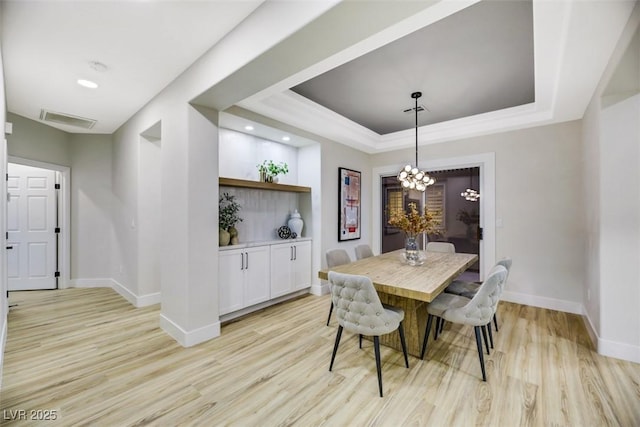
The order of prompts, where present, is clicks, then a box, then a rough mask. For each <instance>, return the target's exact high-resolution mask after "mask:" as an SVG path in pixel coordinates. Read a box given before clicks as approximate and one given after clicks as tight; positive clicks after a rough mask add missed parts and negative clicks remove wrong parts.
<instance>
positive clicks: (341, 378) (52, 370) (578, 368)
mask: <svg viewBox="0 0 640 427" xmlns="http://www.w3.org/2000/svg"><path fill="white" fill-rule="evenodd" d="M10 302H11V303H12V304H18V305H17V306H16V307H13V308H11V311H10V313H9V330H8V339H7V346H6V353H5V362H4V363H5V365H4V378H3V383H2V390H1V391H0V410H1V411H2V412H1V413H0V424H2V425H31V424H32V425H64V426H67V425H74V426H75V425H92V426H99V425H103V426H125V425H146V424H149V425H159V426H181V425H203V426H217V425H238V426H280V425H298V426H315V425H329V426H394V427H396V426H405V425H433V426H451V425H454V426H457V425H459V426H471V425H489V426H520V425H527V426H529V425H531V426H603V425H612V426H629V427H631V426H640V365H638V364H633V363H628V362H623V361H619V360H616V359H611V358H607V357H602V356H599V355H598V354H596V353H595V352H594V350H593V348H592V346H591V344H590V342H589V339H588V336H587V332H586V330H585V328H584V326H583V324H582V320H581V319H580V317H579V316H575V315H570V314H565V313H560V312H556V311H551V310H543V309H538V308H531V307H527V306H521V305H517V304H510V303H504V302H503V303H501V304H500V306H499V311H498V314H499V320H500V325H501V329H500V331H499V332H498V333H497V334H495V335H494V339H495V350H494V351H492V353H491V355H490V356H487V357H486V364H487V375H488V382H486V383H484V382H482V380H481V374H480V367H479V365H478V360H477V353H476V348H475V340H474V338H473V330H472V329H471V328H468V327H459V326H457V325H451V324H448V325H447V326H446V327H445V330H444V333H443V335H442V336H441V337H440V338H439V339H438V340H437V341H436V342H431V343H430V347H429V350H428V352H427V356H426V358H425V359H426V360H425V361H420V360H419V359H416V358H415V357H410V358H409V363H410V366H411V367H410V369H406V368H405V367H404V362H403V359H402V354H401V353H400V352H396V351H394V350H391V349H389V348H386V347H383V348H382V362H383V367H382V375H383V382H384V393H385V397H384V398H380V397H379V396H378V387H377V380H376V369H375V361H374V354H373V348H372V343H371V342H369V341H365V342H364V343H363V349H362V350H359V349H358V344H357V337H355V336H353V335H351V334H348V333H346V332H345V334H343V338H342V343H341V346H340V349H339V351H338V355H337V357H336V362H335V365H334V371H333V372H329V371H328V366H329V361H330V357H331V351H332V347H333V341H334V338H335V332H336V320H335V318H334V319H332V322H331V326H329V327H327V326H325V322H326V315H327V312H328V308H329V297H328V296H324V297H316V296H305V297H303V298H299V299H297V300H295V301H291V302H287V303H283V304H280V305H277V306H274V307H270V308H268V309H265V310H262V311H260V312H257V313H254V314H252V315H249V316H247V317H245V318H243V319H241V320H239V321H236V322H234V323H230V324H228V325H225V326H223V328H222V335H221V337H219V338H217V339H215V340H211V341H209V342H207V343H203V344H201V345H198V346H195V347H192V348H182V347H180V346H179V345H178V344H176V343H175V342H174V341H173V340H172V339H171V338H170V337H169V336H167V335H166V334H165V333H164V332H162V331H161V330H160V329H159V327H158V315H159V307H158V306H154V307H149V308H143V309H136V308H134V307H132V306H131V305H129V304H128V303H127V302H126V301H125V300H124V299H122V298H121V297H120V296H118V295H117V294H116V293H115V292H113V291H112V290H110V289H68V290H60V291H37V292H14V293H12V294H11V297H10ZM17 410H25V411H26V414H27V416H29V414H30V411H31V410H55V411H57V412H56V415H57V418H58V419H57V420H56V421H52V422H35V421H29V420H27V421H24V420H13V421H11V420H9V419H8V418H12V416H13V417H15V414H16V412H15V411H17Z"/></svg>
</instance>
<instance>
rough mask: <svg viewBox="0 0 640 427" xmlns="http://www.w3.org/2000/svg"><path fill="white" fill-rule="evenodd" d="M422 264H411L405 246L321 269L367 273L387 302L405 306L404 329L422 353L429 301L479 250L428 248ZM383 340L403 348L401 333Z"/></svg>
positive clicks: (323, 273)
mask: <svg viewBox="0 0 640 427" xmlns="http://www.w3.org/2000/svg"><path fill="white" fill-rule="evenodd" d="M424 255H425V256H426V259H425V261H424V263H423V264H421V265H409V264H408V263H407V262H406V261H405V258H404V249H399V250H396V251H392V252H387V253H384V254H381V255H377V256H372V257H368V258H363V259H360V260H358V261H354V262H351V263H348V264H343V265H340V266H336V267H331V268H330V269H324V270H320V271H319V272H318V278H320V279H322V280H328V279H329V271H330V270H331V271H336V272H339V273H346V274H355V275H360V276H366V277H368V278H370V279H371V281H372V282H373V286H374V287H375V288H376V291H377V292H378V296H379V297H380V301H381V302H382V303H383V304H388V305H390V306H394V307H398V308H401V309H402V310H404V322H403V325H404V330H405V336H406V343H407V351H408V353H409V354H411V355H413V356H416V357H420V351H421V350H422V341H423V339H424V330H425V327H426V322H427V305H428V304H429V303H430V302H431V301H433V300H434V299H435V298H436V297H437V296H438V295H439V294H440V293H442V292H443V291H444V289H445V288H446V287H447V286H448V285H449V284H450V283H451V282H452V281H453V280H454V279H455V278H456V277H458V276H459V275H460V274H461V273H463V272H464V271H465V270H466V269H467V268H469V266H471V265H473V264H474V263H475V262H476V261H477V260H478V255H477V254H467V253H444V252H425V253H424ZM380 343H381V344H384V345H387V346H389V347H393V348H396V349H398V350H401V349H402V347H401V344H400V337H399V335H398V334H386V335H383V336H381V337H380Z"/></svg>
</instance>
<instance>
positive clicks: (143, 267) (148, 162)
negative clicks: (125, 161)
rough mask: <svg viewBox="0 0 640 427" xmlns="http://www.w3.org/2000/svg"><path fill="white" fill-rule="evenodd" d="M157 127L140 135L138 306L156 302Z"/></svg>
mask: <svg viewBox="0 0 640 427" xmlns="http://www.w3.org/2000/svg"><path fill="white" fill-rule="evenodd" d="M157 127H158V133H157V135H153V136H151V135H149V136H144V135H140V157H139V160H140V165H139V169H138V186H139V188H140V191H139V192H138V218H137V226H138V241H139V243H138V261H139V266H138V277H137V285H138V287H137V294H138V296H139V297H140V298H142V297H144V299H145V301H144V302H142V301H138V304H137V305H138V306H140V305H149V304H155V303H158V302H160V281H161V276H160V269H161V267H160V242H161V236H162V185H161V184H162V139H161V131H160V126H157Z"/></svg>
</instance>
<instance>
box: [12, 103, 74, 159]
mask: <svg viewBox="0 0 640 427" xmlns="http://www.w3.org/2000/svg"><path fill="white" fill-rule="evenodd" d="M7 120H8V121H9V122H12V123H13V133H12V134H11V135H9V136H7V143H8V146H7V149H8V151H9V155H10V156H15V157H20V158H23V159H29V160H37V161H39V162H45V163H53V164H56V165H61V166H71V152H70V150H71V149H70V147H69V134H68V133H67V132H64V131H61V130H59V129H56V128H53V127H51V126H47V125H44V124H42V123H39V122H36V121H34V120H31V119H27V118H25V117H22V116H19V115H17V114H13V113H9V114H8V115H7Z"/></svg>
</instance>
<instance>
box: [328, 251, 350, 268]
mask: <svg viewBox="0 0 640 427" xmlns="http://www.w3.org/2000/svg"><path fill="white" fill-rule="evenodd" d="M326 257H327V267H329V268H331V267H337V266H339V265H343V264H349V263H350V262H351V257H349V254H348V253H347V251H345V250H344V249H331V250H328V251H327V253H326Z"/></svg>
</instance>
